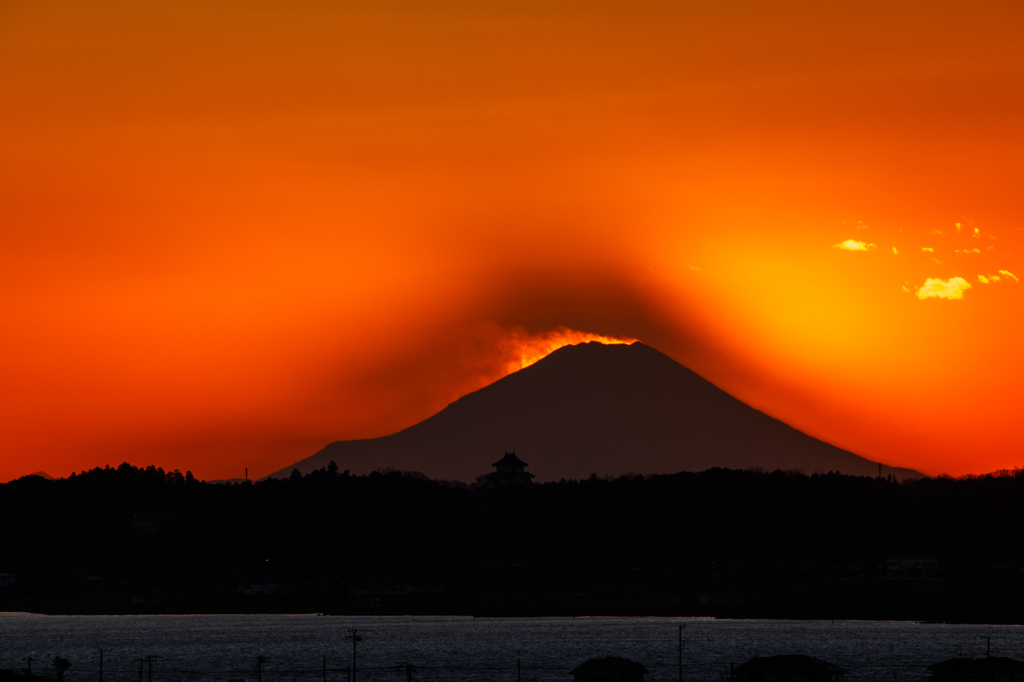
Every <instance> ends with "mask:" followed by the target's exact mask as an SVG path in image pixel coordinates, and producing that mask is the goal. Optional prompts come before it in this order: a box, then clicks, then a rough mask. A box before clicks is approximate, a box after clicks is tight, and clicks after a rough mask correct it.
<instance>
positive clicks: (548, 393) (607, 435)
mask: <svg viewBox="0 0 1024 682" xmlns="http://www.w3.org/2000/svg"><path fill="white" fill-rule="evenodd" d="M506 451H515V452H516V453H518V454H519V455H520V456H522V457H523V459H525V460H526V461H527V462H529V463H530V471H532V472H533V473H535V474H536V475H537V479H538V480H540V481H546V480H557V479H559V478H584V477H587V476H589V475H590V474H591V473H597V474H598V475H605V474H611V475H619V474H624V473H627V472H638V473H672V472H677V471H702V470H704V469H709V468H711V467H726V468H730V469H745V468H747V467H763V468H765V469H768V470H774V469H786V470H788V469H800V470H803V471H806V472H807V473H812V472H814V471H842V472H843V473H845V474H859V475H866V476H867V475H870V476H874V475H877V474H878V464H877V463H876V462H871V461H870V460H867V459H864V458H863V457H859V456H857V455H855V454H853V453H852V452H847V451H846V450H841V449H839V448H837V447H834V446H832V445H829V444H828V443H824V442H822V441H820V440H818V439H816V438H812V437H810V436H808V435H806V434H804V433H801V432H800V431H797V430H796V429H794V428H792V427H790V426H787V425H786V424H784V423H782V422H781V421H779V420H777V419H773V418H772V417H769V416H768V415H766V414H764V413H763V412H760V411H758V410H755V409H754V408H752V407H750V406H749V405H746V404H745V403H742V402H740V401H739V400H737V399H736V398H733V397H732V396H730V395H729V394H728V393H726V392H725V391H723V390H721V389H719V388H718V387H716V386H715V385H714V384H712V383H711V382H709V381H707V380H705V379H703V378H701V377H700V376H698V375H697V374H695V373H694V372H692V371H690V370H689V369H687V368H686V367H684V366H683V365H681V364H679V363H678V362H676V361H675V360H673V359H672V358H670V357H668V356H667V355H664V354H663V353H660V352H659V351H657V350H655V349H653V348H651V347H650V346H645V345H644V344H642V343H633V344H631V345H603V344H600V343H585V344H580V345H577V346H566V347H564V348H561V349H559V350H557V351H555V352H553V353H551V354H550V355H548V356H547V357H546V358H544V359H543V360H540V361H539V362H537V363H535V364H533V365H531V366H529V367H527V368H525V369H522V370H520V371H518V372H515V373H513V374H510V375H508V376H507V377H504V378H503V379H500V380H498V381H496V382H494V383H493V384H491V385H489V386H486V387H484V388H482V389H480V390H479V391H475V392H473V393H470V394H468V395H466V396H463V397H462V398H459V399H458V400H456V401H455V402H453V403H451V404H450V405H448V407H446V408H445V409H443V410H441V411H440V412H438V413H437V414H435V415H434V416H433V417H430V418H429V419H426V420H424V421H422V422H420V423H419V424H416V425H415V426H410V427H409V428H407V429H404V430H402V431H399V432H398V433H395V434H392V435H390V436H383V437H381V438H370V439H365V440H350V441H338V442H336V443H331V444H330V445H328V446H327V447H325V448H324V449H323V450H321V451H320V452H318V453H316V454H315V455H313V456H311V457H307V458H306V459H304V460H302V461H300V462H297V463H296V464H294V465H292V466H289V467H285V468H284V469H282V470H281V471H279V472H277V473H274V474H271V477H284V476H288V475H289V474H290V473H291V472H292V470H293V469H298V470H299V471H300V472H302V473H308V472H309V471H312V470H313V469H318V468H320V467H323V466H326V465H327V464H328V462H330V461H331V460H333V461H334V462H336V463H337V465H338V466H339V468H341V469H349V470H350V471H352V473H369V472H370V471H373V470H374V469H377V468H384V467H395V468H399V469H406V470H412V471H420V472H423V473H424V474H426V475H428V476H430V477H431V478H445V479H455V480H462V481H472V480H473V479H475V478H476V477H477V476H478V475H480V474H486V473H489V472H490V463H491V462H492V461H494V460H495V459H497V458H499V457H501V455H502V454H503V453H504V452H506ZM885 473H886V474H888V473H894V474H896V475H897V476H899V477H907V476H913V477H915V478H917V477H920V475H921V474H919V473H917V472H915V471H912V470H909V469H893V468H890V467H885Z"/></svg>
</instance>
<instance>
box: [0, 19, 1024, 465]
mask: <svg viewBox="0 0 1024 682" xmlns="http://www.w3.org/2000/svg"><path fill="white" fill-rule="evenodd" d="M1022 22H1024V6H1022V5H1020V4H1018V3H1001V2H993V3H981V4H979V3H973V4H971V5H970V6H967V5H960V6H958V5H936V4H935V3H924V2H911V3H899V4H894V3H888V2H862V3H849V4H835V3H827V4H822V3H812V2H785V3H783V4H782V5H777V4H773V5H771V6H768V5H764V6H761V5H758V4H757V3H735V4H730V3H710V4H699V3H669V2H658V1H655V2H649V3H647V2H645V3H635V2H597V3H579V4H574V3H551V2H539V1H533V0H526V1H521V2H503V1H498V2H489V3H470V2H461V1H460V0H456V1H455V2H450V3H444V4H442V5H430V4H416V3H406V2H385V3H369V2H350V3H340V4H329V3H328V4H325V3H311V2H302V1H300V2H296V3H288V4H281V3H270V2H263V1H261V0H256V1H254V2H248V3H236V2H226V3H215V4H210V3H203V2H192V1H190V0H182V1H181V2H174V3H159V2H157V3H147V4H145V5H136V4H129V3H125V2H119V1H114V0H97V1H95V2H89V3H76V2H69V3H60V4H58V5H51V4H45V3H5V4H3V6H2V7H0V79H2V82H3V83H4V87H3V88H2V89H0V131H2V132H0V307H2V309H3V311H4V320H5V333H4V334H3V335H0V376H2V377H3V383H4V389H5V390H4V392H3V397H2V401H3V403H2V405H3V410H0V433H3V434H4V444H3V452H4V454H3V456H2V458H0V480H8V479H10V478H12V477H16V476H20V475H23V474H26V473H30V472H33V471H39V470H45V471H47V472H49V473H50V474H52V475H56V476H61V475H67V474H68V473H70V472H71V471H73V470H80V469H82V468H86V467H92V466H97V465H104V464H108V463H109V464H117V463H119V462H121V461H123V460H128V461H131V462H133V463H135V464H140V465H146V464H150V463H153V464H157V465H160V466H164V467H165V468H179V469H181V470H182V471H184V470H186V469H191V470H192V471H193V472H194V473H195V474H196V475H197V476H199V477H201V478H222V477H234V476H238V475H241V472H242V470H243V468H244V467H248V468H249V469H250V472H251V473H252V474H253V475H263V474H266V473H269V472H271V471H276V470H277V469H280V468H281V467H284V466H287V465H288V464H290V463H292V462H295V461H297V460H298V459H301V458H303V457H305V456H307V455H309V454H311V453H313V452H315V451H316V450H318V449H319V448H321V447H322V446H323V445H324V444H326V443H328V442H331V441H334V440H339V439H347V438H368V437H374V436H379V435H383V434H386V433H391V432H394V431H396V430H399V429H401V428H404V427H406V426H409V425H411V424H413V423H415V422H417V421H419V420H422V419H424V418H426V417H428V416H430V415H431V414H433V413H434V412H436V411H437V410H439V409H441V408H443V407H444V406H445V405H447V404H448V403H450V402H451V401H452V400H454V399H456V398H458V397H459V396H461V395H463V394H465V393H467V392H469V391H472V390H475V389H477V388H480V387H481V386H483V385H485V384H486V383H488V382H491V381H494V380H496V379H498V378H500V377H502V376H505V375H507V374H508V373H509V372H512V371H516V370H518V369H522V368H523V367H527V366H528V365H530V364H531V363H533V362H535V361H536V360H538V359H539V358H541V357H543V356H544V355H545V354H546V353H548V352H550V351H552V350H554V349H556V348H558V347H560V346H562V345H565V344H567V343H579V342H584V341H588V340H598V341H602V342H605V343H612V342H622V343H628V342H630V341H632V340H634V339H640V340H641V341H643V342H644V343H646V344H648V345H650V346H652V347H654V348H657V349H659V350H661V351H663V352H665V353H666V354H668V355H670V356H671V357H673V358H675V359H676V360H678V361H680V362H682V363H683V364H685V365H687V366H688V367H690V368H691V369H693V370H694V371H696V372H698V373H700V374H701V375H702V376H704V377H705V378H707V379H709V380H710V381H712V382H714V383H716V384H717V385H718V386H720V387H721V388H723V389H725V390H727V391H729V392H730V393H732V394H733V395H735V396H736V397H737V398H740V399H741V400H744V401H746V402H748V403H749V404H751V405H753V406H754V407H757V408H758V409H761V410H763V411H765V412H767V413H768V414H770V415H772V416H774V417H778V418H779V419H782V420H784V421H786V422H787V423H789V424H791V425H793V426H795V427H796V428H799V429H801V430H803V431H805V432H807V433H809V434H811V435H813V436H816V437H818V438H822V439H823V440H826V441H829V442H831V443H833V444H835V445H837V446H840V447H843V448H846V449H849V450H852V451H854V452H856V453H858V454H861V455H864V456H866V457H869V458H872V459H877V460H881V461H883V462H885V463H887V464H891V465H895V466H905V467H911V468H916V469H919V470H921V471H924V472H926V473H940V472H948V473H952V474H962V473H967V472H984V471H991V470H994V469H997V468H1010V467H1014V466H1020V465H1022V464H1024V455H1022V449H1021V445H1022V443H1024V420H1021V419H1020V418H1019V414H1020V410H1021V407H1022V401H1021V397H1020V387H1021V386H1022V385H1024V354H1022V353H1021V352H1020V339H1021V338H1024V316H1022V315H1020V311H1021V310H1022V302H1024V298H1022V291H1024V290H1022V285H1021V283H1020V282H1019V281H1018V275H1020V274H1021V273H1022V270H1024V263H1022V262H1021V260H1022V259H1021V254H1022V253H1024V211H1022V208H1021V204H1020V201H1019V193H1020V189H1019V188H1020V187H1021V185H1022V183H1024V177H1022V173H1024V170H1022V169H1021V166H1020V163H1019V159H1020V158H1021V156H1022V152H1024V149H1022V146H1024V145H1022V141H1024V128H1022V127H1021V126H1020V121H1021V120H1024V42H1022V41H1021V40H1020V39H1019V29H1018V27H1019V26H1021V25H1022ZM937 396H941V397H942V398H941V399H937ZM527 460H529V457H527ZM482 461H484V462H489V461H490V460H487V459H486V458H485V459H484V460H482Z"/></svg>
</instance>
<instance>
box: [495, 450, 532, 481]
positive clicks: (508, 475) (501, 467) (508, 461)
mask: <svg viewBox="0 0 1024 682" xmlns="http://www.w3.org/2000/svg"><path fill="white" fill-rule="evenodd" d="M491 466H492V467H494V469H495V470H494V471H493V472H492V473H489V474H487V487H488V488H505V487H508V486H515V485H523V486H525V485H530V484H531V483H532V481H531V480H530V479H532V478H533V474H531V473H530V472H529V471H526V467H528V466H530V465H529V464H527V463H526V462H524V461H523V460H521V459H519V458H518V457H516V453H515V452H506V453H505V456H504V457H502V458H501V459H499V460H498V461H497V462H495V463H494V464H492V465H491Z"/></svg>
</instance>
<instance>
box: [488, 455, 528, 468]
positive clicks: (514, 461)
mask: <svg viewBox="0 0 1024 682" xmlns="http://www.w3.org/2000/svg"><path fill="white" fill-rule="evenodd" d="M491 466H492V467H528V466H530V465H529V464H527V463H526V462H524V461H523V460H521V459H519V458H518V457H516V453H514V452H506V453H505V456H504V457H502V458H501V459H499V460H498V461H497V462H495V463H494V464H492V465H491Z"/></svg>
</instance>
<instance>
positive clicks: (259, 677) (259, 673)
mask: <svg viewBox="0 0 1024 682" xmlns="http://www.w3.org/2000/svg"><path fill="white" fill-rule="evenodd" d="M265 660H267V659H265V658H263V657H262V656H257V657H256V682H263V661H265Z"/></svg>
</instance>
